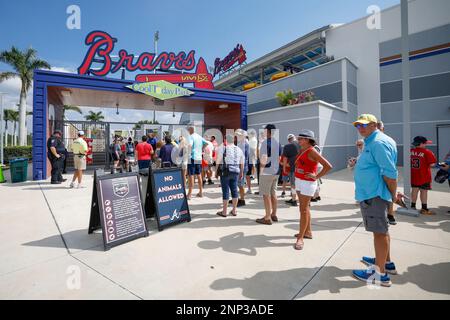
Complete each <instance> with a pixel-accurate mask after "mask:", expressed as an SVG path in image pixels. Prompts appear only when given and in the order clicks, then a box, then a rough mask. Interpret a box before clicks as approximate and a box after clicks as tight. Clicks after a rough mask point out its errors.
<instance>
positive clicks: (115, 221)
mask: <svg viewBox="0 0 450 320" xmlns="http://www.w3.org/2000/svg"><path fill="white" fill-rule="evenodd" d="M100 228H101V229H102V232H103V244H104V247H105V250H109V249H110V248H112V247H114V246H117V245H120V244H122V243H125V242H128V241H131V240H134V239H137V238H140V237H146V236H148V227H147V223H146V221H145V216H144V207H143V205H142V198H141V190H140V184H139V177H138V174H137V173H121V174H106V175H101V174H99V172H97V171H96V172H95V173H94V186H93V191H92V204H91V216H90V219H89V229H88V233H92V232H94V230H97V229H100Z"/></svg>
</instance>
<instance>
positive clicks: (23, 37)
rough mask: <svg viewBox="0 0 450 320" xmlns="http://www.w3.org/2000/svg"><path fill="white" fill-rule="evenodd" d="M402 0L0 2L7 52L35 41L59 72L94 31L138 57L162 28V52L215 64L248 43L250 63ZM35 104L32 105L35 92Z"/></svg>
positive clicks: (5, 88)
mask: <svg viewBox="0 0 450 320" xmlns="http://www.w3.org/2000/svg"><path fill="white" fill-rule="evenodd" d="M399 2H400V1H399V0H321V1H311V0H308V1H306V0H263V1H262V0H240V1H238V0H227V1H216V0H193V1H180V0H172V1H153V0H140V1H138V0H127V1H119V0H109V1H106V0H95V1H93V0H90V1H87V0H82V1H73V0H72V1H66V0H40V1H33V0H28V1H25V0H15V1H7V0H0V50H5V49H10V48H11V46H13V45H14V46H17V47H19V48H22V49H24V48H26V47H29V46H32V47H33V48H35V49H36V50H37V51H38V54H39V57H40V58H42V59H45V60H46V61H48V62H49V63H50V64H51V65H52V66H53V67H54V68H56V69H57V70H72V71H75V70H76V69H77V68H78V66H79V65H80V64H81V62H82V60H83V58H84V55H85V53H86V50H87V47H86V46H85V45H84V39H85V37H86V35H87V34H88V33H89V32H90V31H92V30H103V31H106V32H108V33H109V34H111V35H112V36H113V37H115V38H117V39H118V42H117V43H116V47H115V48H116V49H119V48H124V49H126V50H127V51H128V52H129V53H134V54H139V53H141V52H143V51H147V52H153V33H154V32H155V31H156V30H159V34H160V41H159V44H158V51H159V52H161V51H163V50H164V51H173V52H179V51H190V50H195V51H196V58H197V59H198V58H199V57H200V56H201V57H204V58H205V61H206V63H207V64H208V65H209V66H212V65H213V62H214V59H215V58H216V57H221V58H223V57H225V56H226V55H227V54H228V53H229V51H231V49H233V48H234V47H235V46H236V44H237V43H242V44H243V46H244V48H245V50H246V51H247V62H250V61H252V60H255V59H257V58H259V57H261V56H262V55H264V54H266V53H269V52H270V51H272V50H275V49H277V48H279V47H281V46H283V45H285V44H286V43H288V42H290V41H293V40H295V39H296V38H298V37H300V36H302V35H304V34H306V33H308V32H310V31H312V30H314V29H317V28H320V27H322V26H325V25H328V24H332V23H346V22H350V21H353V20H355V19H358V18H361V17H363V16H365V15H367V12H366V11H367V8H368V7H369V6H370V5H377V6H379V7H380V8H381V9H384V8H387V7H390V6H393V5H396V4H398V3H399ZM73 4H75V5H78V6H79V7H80V9H81V29H80V30H69V29H68V28H67V27H66V20H67V18H68V16H69V15H68V14H67V13H66V9H67V7H68V6H70V5H73ZM5 70H9V67H8V66H7V65H5V64H2V63H0V71H5ZM18 84H20V83H19V82H18V81H9V82H8V83H1V84H0V92H6V93H7V96H6V97H5V101H6V102H5V104H6V105H5V107H10V106H11V105H13V104H14V102H15V101H17V100H18V96H19V94H18V91H17V95H15V94H14V93H15V91H14V90H18V88H17V86H18ZM28 101H29V102H30V103H31V94H30V95H29V98H28ZM29 108H31V106H29ZM158 116H162V115H160V114H159V113H158ZM170 119H172V115H171V114H170ZM114 120H117V119H114Z"/></svg>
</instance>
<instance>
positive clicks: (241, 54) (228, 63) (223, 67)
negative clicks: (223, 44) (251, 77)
mask: <svg viewBox="0 0 450 320" xmlns="http://www.w3.org/2000/svg"><path fill="white" fill-rule="evenodd" d="M245 54H246V51H245V50H244V47H243V46H242V44H238V45H237V46H236V48H234V49H233V51H231V52H230V53H229V54H228V55H227V56H226V57H225V59H223V60H220V58H216V60H215V61H214V75H213V76H214V77H215V76H216V75H217V74H219V73H220V72H222V71H223V72H225V71H228V70H229V69H230V68H231V67H232V66H233V65H234V64H235V63H236V62H237V63H238V64H240V65H241V64H243V63H244V62H245V60H247V56H246V55H245Z"/></svg>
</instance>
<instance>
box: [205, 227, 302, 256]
mask: <svg viewBox="0 0 450 320" xmlns="http://www.w3.org/2000/svg"><path fill="white" fill-rule="evenodd" d="M277 240H289V242H282V243H280V242H272V241H277ZM293 245H294V240H293V238H292V237H287V236H266V235H248V236H245V235H244V233H243V232H236V233H233V234H230V235H227V236H224V237H222V238H220V239H219V240H218V241H214V240H204V241H201V242H199V243H198V246H199V247H200V248H202V249H210V250H211V249H219V248H221V249H223V250H224V251H227V252H230V253H237V254H243V255H247V256H256V254H257V251H256V248H267V247H290V246H293Z"/></svg>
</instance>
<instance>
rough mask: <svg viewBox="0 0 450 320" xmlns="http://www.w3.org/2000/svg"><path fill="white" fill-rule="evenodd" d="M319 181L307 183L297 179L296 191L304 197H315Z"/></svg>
mask: <svg viewBox="0 0 450 320" xmlns="http://www.w3.org/2000/svg"><path fill="white" fill-rule="evenodd" d="M316 189H317V181H306V180H302V179H299V178H295V190H296V191H298V192H300V194H302V195H304V196H309V197H313V196H314V193H316Z"/></svg>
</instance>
